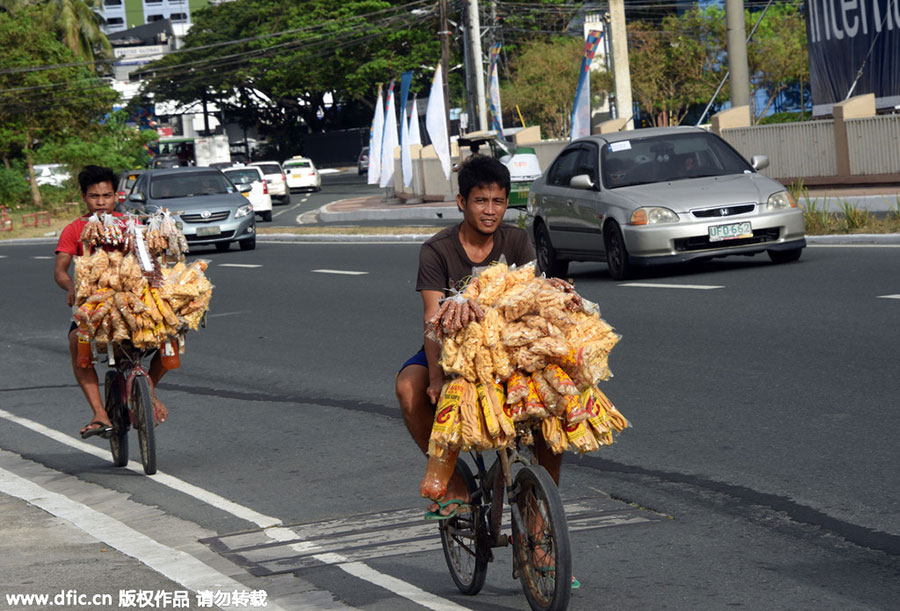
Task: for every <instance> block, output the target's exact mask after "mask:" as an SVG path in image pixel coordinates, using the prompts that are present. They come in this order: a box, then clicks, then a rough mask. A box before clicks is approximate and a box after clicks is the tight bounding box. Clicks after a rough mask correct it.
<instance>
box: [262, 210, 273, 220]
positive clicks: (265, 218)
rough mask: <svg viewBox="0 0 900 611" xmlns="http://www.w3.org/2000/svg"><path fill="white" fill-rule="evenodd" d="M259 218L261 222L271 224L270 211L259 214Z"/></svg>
mask: <svg viewBox="0 0 900 611" xmlns="http://www.w3.org/2000/svg"><path fill="white" fill-rule="evenodd" d="M260 216H262V220H264V221H265V222H267V223H271V222H272V211H271V210H266V211H265V212H262V213H261V214H260Z"/></svg>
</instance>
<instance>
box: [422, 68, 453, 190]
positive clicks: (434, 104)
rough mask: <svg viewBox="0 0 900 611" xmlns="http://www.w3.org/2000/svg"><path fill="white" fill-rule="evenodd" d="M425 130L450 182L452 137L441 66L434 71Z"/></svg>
mask: <svg viewBox="0 0 900 611" xmlns="http://www.w3.org/2000/svg"><path fill="white" fill-rule="evenodd" d="M425 129H426V130H427V131H428V137H429V138H431V144H432V145H433V146H434V152H435V153H437V156H438V159H440V160H441V167H442V168H444V176H446V177H447V180H450V135H449V134H448V133H447V109H446V107H445V106H444V81H443V78H442V77H441V67H440V66H438V67H437V70H435V71H434V80H433V81H431V93H430V94H429V95H428V107H427V108H426V109H425Z"/></svg>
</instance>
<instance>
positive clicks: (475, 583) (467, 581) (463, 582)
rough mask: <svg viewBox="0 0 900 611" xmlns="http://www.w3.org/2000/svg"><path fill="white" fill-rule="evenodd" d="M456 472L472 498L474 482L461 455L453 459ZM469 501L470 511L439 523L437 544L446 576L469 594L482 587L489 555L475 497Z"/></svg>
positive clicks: (463, 591) (480, 512)
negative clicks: (457, 458)
mask: <svg viewBox="0 0 900 611" xmlns="http://www.w3.org/2000/svg"><path fill="white" fill-rule="evenodd" d="M456 471H457V473H459V474H460V475H461V476H462V478H463V479H464V480H465V482H466V488H468V490H469V498H472V499H476V496H475V491H476V490H478V485H477V484H476V483H475V477H474V476H473V475H472V470H471V469H470V468H469V465H467V464H466V463H465V462H464V461H463V460H462V457H460V458H459V460H457V461H456ZM471 503H472V510H471V511H470V512H468V513H462V514H459V515H456V516H454V517H452V518H449V519H447V520H441V522H440V526H441V546H442V547H443V548H444V559H445V560H446V561H447V568H449V569H450V576H451V577H452V578H453V582H454V583H455V584H456V587H457V588H458V589H459V591H460V592H462V593H463V594H469V595H473V594H478V592H480V591H481V588H482V587H483V586H484V579H485V577H486V576H487V563H488V556H489V554H490V542H489V541H488V537H487V527H486V526H485V523H484V515H483V513H482V511H481V508H482V506H481V503H480V502H479V501H478V500H473V501H472V502H471Z"/></svg>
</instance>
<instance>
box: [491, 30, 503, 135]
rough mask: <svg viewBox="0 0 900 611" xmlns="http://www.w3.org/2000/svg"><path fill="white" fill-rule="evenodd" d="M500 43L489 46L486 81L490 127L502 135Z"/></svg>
mask: <svg viewBox="0 0 900 611" xmlns="http://www.w3.org/2000/svg"><path fill="white" fill-rule="evenodd" d="M499 59H500V43H499V42H498V43H497V44H495V45H494V46H493V47H491V63H490V68H489V69H488V83H489V86H490V101H491V105H490V115H491V120H490V124H491V129H493V130H497V134H498V135H499V136H501V137H502V136H503V112H502V110H501V108H500V75H499V68H500V67H499V61H498V60H499Z"/></svg>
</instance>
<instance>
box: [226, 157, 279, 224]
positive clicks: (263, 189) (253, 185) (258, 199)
mask: <svg viewBox="0 0 900 611" xmlns="http://www.w3.org/2000/svg"><path fill="white" fill-rule="evenodd" d="M222 173H223V174H225V176H227V177H228V180H230V181H231V182H232V183H234V185H235V186H236V187H240V186H241V185H250V191H248V192H247V193H244V197H246V198H247V199H249V200H250V203H251V204H253V212H254V213H256V214H258V215H259V216H260V217H261V218H262V220H264V221H267V222H271V221H272V196H271V195H269V185H268V184H267V183H266V176H265V175H264V174H263V171H262V168H260V167H258V166H255V165H248V166H237V167H231V168H225V169H223V170H222Z"/></svg>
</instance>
